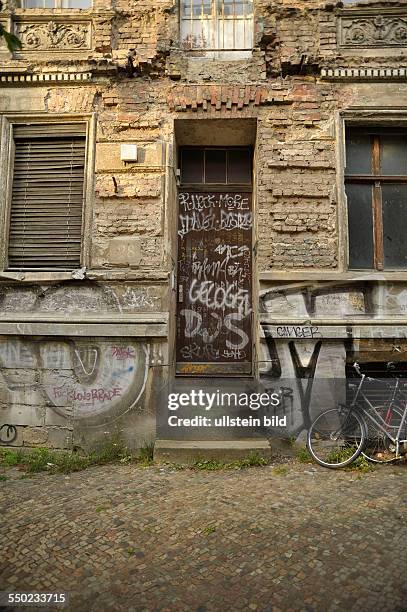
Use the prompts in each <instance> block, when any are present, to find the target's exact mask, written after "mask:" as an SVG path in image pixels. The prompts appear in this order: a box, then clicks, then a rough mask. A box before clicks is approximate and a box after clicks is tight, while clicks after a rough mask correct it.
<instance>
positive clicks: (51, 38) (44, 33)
mask: <svg viewBox="0 0 407 612" xmlns="http://www.w3.org/2000/svg"><path fill="white" fill-rule="evenodd" d="M91 30H92V25H91V23H90V22H81V23H78V22H76V23H62V22H57V21H48V22H47V23H44V22H39V23H38V22H36V23H28V22H15V23H14V33H15V35H16V36H18V37H19V39H20V40H21V42H22V45H23V46H22V49H21V52H22V53H26V52H27V51H76V50H77V51H81V50H83V49H90V48H91Z"/></svg>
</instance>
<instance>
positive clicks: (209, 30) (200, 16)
mask: <svg viewBox="0 0 407 612" xmlns="http://www.w3.org/2000/svg"><path fill="white" fill-rule="evenodd" d="M181 44H182V47H183V49H187V50H191V51H193V50H201V51H218V52H225V51H251V49H252V47H253V2H252V1H251V0H181Z"/></svg>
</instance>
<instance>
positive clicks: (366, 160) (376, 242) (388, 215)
mask: <svg viewBox="0 0 407 612" xmlns="http://www.w3.org/2000/svg"><path fill="white" fill-rule="evenodd" d="M345 180H346V195H347V200H348V227H349V267H350V268H352V269H376V270H391V269H400V268H407V239H406V236H407V130H403V129H400V128H385V127H383V128H372V127H369V126H366V127H363V128H348V129H347V131H346V172H345Z"/></svg>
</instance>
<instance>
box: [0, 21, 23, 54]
mask: <svg viewBox="0 0 407 612" xmlns="http://www.w3.org/2000/svg"><path fill="white" fill-rule="evenodd" d="M0 38H4V40H5V41H6V45H7V48H8V50H9V51H10V52H11V53H13V51H17V50H18V49H21V47H22V44H21V40H20V39H19V38H17V36H14V34H10V32H7V30H5V29H4V26H3V25H1V23H0Z"/></svg>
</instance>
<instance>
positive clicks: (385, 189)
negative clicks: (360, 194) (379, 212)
mask: <svg viewBox="0 0 407 612" xmlns="http://www.w3.org/2000/svg"><path fill="white" fill-rule="evenodd" d="M382 198H383V202H382V209H383V242H384V264H385V267H386V268H406V267H407V240H406V236H407V184H405V183H404V184H398V185H397V184H389V185H383V186H382Z"/></svg>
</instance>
